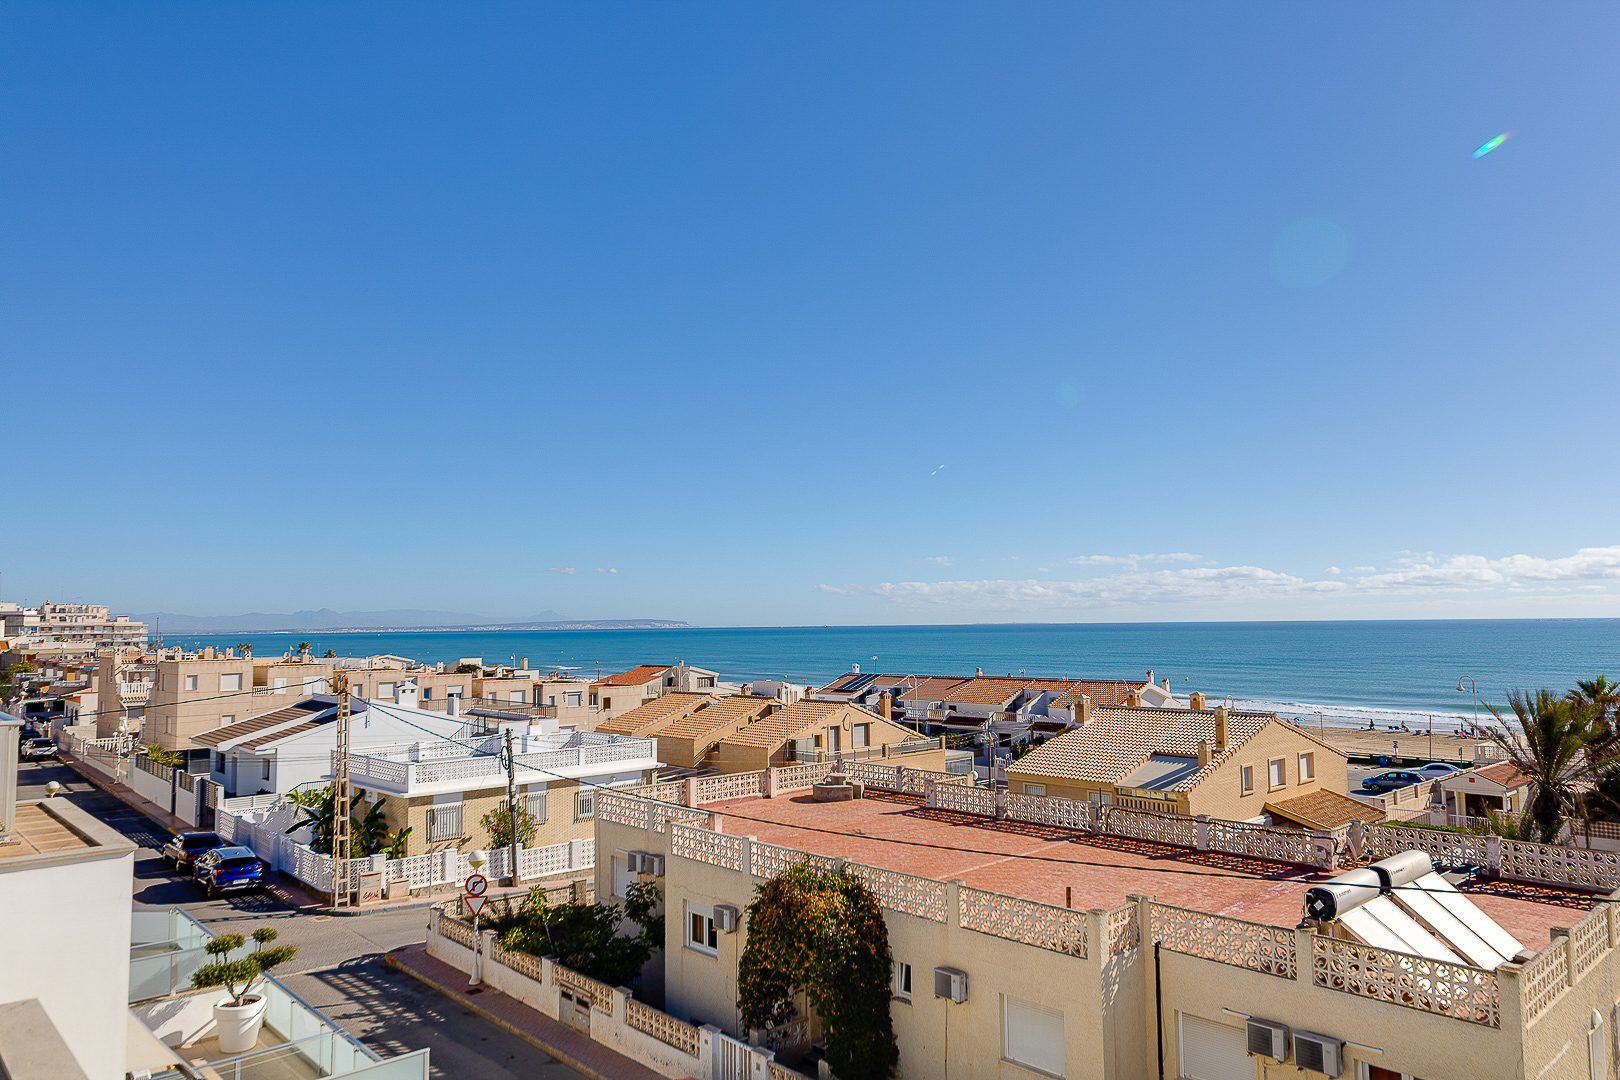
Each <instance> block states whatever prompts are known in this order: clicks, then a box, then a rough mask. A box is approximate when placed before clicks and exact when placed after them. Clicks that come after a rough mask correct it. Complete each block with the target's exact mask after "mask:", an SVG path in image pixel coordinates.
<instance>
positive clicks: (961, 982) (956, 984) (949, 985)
mask: <svg viewBox="0 0 1620 1080" xmlns="http://www.w3.org/2000/svg"><path fill="white" fill-rule="evenodd" d="M967 994H968V987H967V972H965V971H958V970H957V969H956V968H948V967H937V968H935V969H934V996H935V997H937V998H939V997H942V998H949V999H950V1000H951V1001H954V1002H956V1004H958V1005H960V1004H962V1003H963V1002H965V1001H966V1000H967Z"/></svg>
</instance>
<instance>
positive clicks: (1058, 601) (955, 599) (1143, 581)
mask: <svg viewBox="0 0 1620 1080" xmlns="http://www.w3.org/2000/svg"><path fill="white" fill-rule="evenodd" d="M1347 587H1348V586H1346V585H1345V584H1344V583H1343V582H1341V581H1306V580H1305V579H1303V578H1299V577H1294V576H1293V575H1291V574H1279V573H1277V572H1276V571H1274V570H1264V569H1262V568H1260V567H1258V566H1227V567H1220V568H1198V569H1190V570H1149V571H1141V572H1135V573H1128V574H1114V575H1111V576H1109V577H1101V578H1092V579H1090V580H1086V581H1035V580H1029V581H939V582H927V581H902V582H883V583H882V584H878V585H841V586H833V585H820V586H818V588H819V589H820V590H821V591H822V592H828V593H835V594H837V595H840V596H854V595H870V596H878V597H882V598H884V599H887V600H893V601H896V602H897V603H902V604H931V605H941V606H947V607H974V608H985V609H1062V608H1097V607H1114V606H1119V605H1124V604H1163V603H1183V602H1187V601H1209V600H1242V599H1251V598H1256V597H1275V596H1284V595H1295V594H1300V593H1322V592H1339V591H1343V590H1344V589H1346V588H1347Z"/></svg>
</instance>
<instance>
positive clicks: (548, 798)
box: [356, 780, 595, 856]
mask: <svg viewBox="0 0 1620 1080" xmlns="http://www.w3.org/2000/svg"><path fill="white" fill-rule="evenodd" d="M581 790H582V789H581V787H580V782H579V781H578V780H548V781H545V782H544V783H534V784H519V785H518V805H520V806H524V807H527V806H528V805H529V803H528V801H527V796H528V795H529V794H530V793H534V794H541V793H543V794H544V796H545V799H544V804H545V808H546V813H545V820H544V821H542V822H540V823H539V824H538V825H537V827H536V829H535V836H534V840H533V841H531V842H530V843H528V844H527V845H525V846H527V847H550V846H551V845H553V844H565V843H567V842H568V841H570V840H585V839H588V838H590V837H591V836H593V835H594V828H595V822H594V820H593V817H592V815H590V814H586V815H585V816H583V817H582V816H581V815H580V809H581V805H580V801H579V795H580V792H581ZM381 797H382V798H383V799H384V800H385V801H384V805H383V818H384V820H386V821H387V822H388V831H389V832H390V833H397V832H399V830H401V829H403V828H406V827H407V826H409V827H410V829H411V834H410V836H408V837H407V838H406V840H405V854H406V856H411V855H421V854H424V853H426V852H433V851H444V850H446V849H448V848H454V849H457V850H460V851H471V850H472V849H474V848H488V847H489V846H490V839H489V831H488V830H487V829H485V828H484V826H483V824H482V820H483V817H484V815H485V814H487V813H489V812H490V811H491V810H505V808H506V788H505V786H501V787H492V788H481V789H479V790H476V791H467V792H463V793H462V795H461V804H462V807H461V833H460V834H459V835H457V836H453V837H446V838H443V839H439V840H434V839H432V838H431V834H432V830H431V828H430V826H429V820H430V816H429V815H430V811H431V810H432V809H433V807H434V805H435V803H434V799H433V796H431V795H428V796H418V797H416V798H410V799H407V798H405V797H402V796H399V795H385V796H381ZM440 805H443V804H442V803H441V804H440ZM367 809H369V805H368V806H367ZM586 809H589V808H588V807H587V808H586ZM356 813H357V816H358V815H361V814H363V811H356Z"/></svg>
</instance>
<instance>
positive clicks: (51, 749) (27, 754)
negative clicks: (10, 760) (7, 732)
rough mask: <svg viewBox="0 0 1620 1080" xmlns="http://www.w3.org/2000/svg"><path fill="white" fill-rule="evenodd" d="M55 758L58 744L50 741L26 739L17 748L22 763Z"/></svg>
mask: <svg viewBox="0 0 1620 1080" xmlns="http://www.w3.org/2000/svg"><path fill="white" fill-rule="evenodd" d="M55 756H56V743H54V742H52V741H51V740H50V739H45V738H33V739H24V740H23V741H22V742H21V743H19V744H18V746H17V757H18V759H19V760H21V761H39V760H40V759H41V758H53V757H55Z"/></svg>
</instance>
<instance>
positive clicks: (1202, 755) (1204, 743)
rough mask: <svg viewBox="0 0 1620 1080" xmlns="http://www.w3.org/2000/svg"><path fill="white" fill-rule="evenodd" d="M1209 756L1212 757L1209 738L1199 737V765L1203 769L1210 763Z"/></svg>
mask: <svg viewBox="0 0 1620 1080" xmlns="http://www.w3.org/2000/svg"><path fill="white" fill-rule="evenodd" d="M1209 758H1210V753H1209V740H1208V739H1199V740H1198V767H1199V768H1200V769H1202V768H1203V767H1204V766H1206V765H1208V764H1209Z"/></svg>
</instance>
